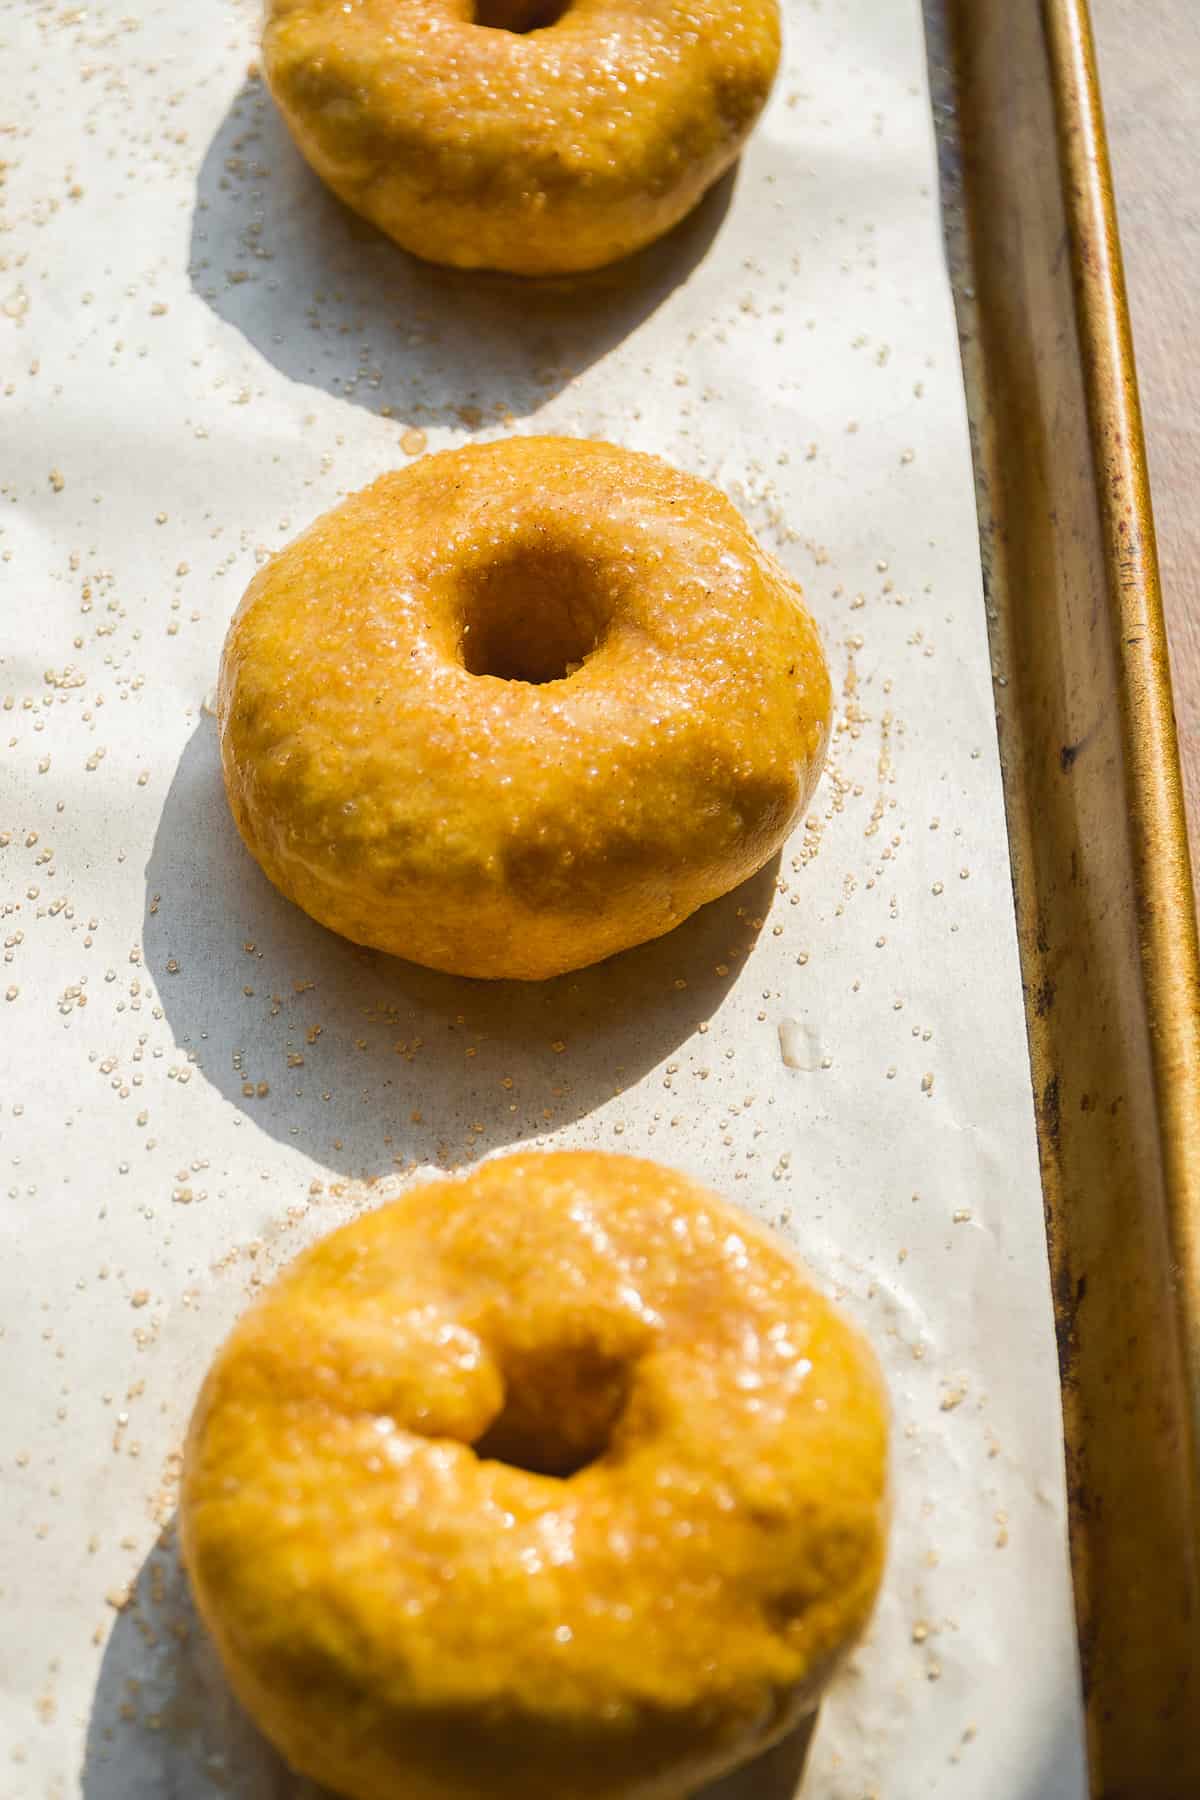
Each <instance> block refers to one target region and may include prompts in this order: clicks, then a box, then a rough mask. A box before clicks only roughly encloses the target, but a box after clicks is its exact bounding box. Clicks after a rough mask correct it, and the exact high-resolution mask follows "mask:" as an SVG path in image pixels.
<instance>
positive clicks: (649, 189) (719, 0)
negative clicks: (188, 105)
mask: <svg viewBox="0 0 1200 1800" xmlns="http://www.w3.org/2000/svg"><path fill="white" fill-rule="evenodd" d="M478 10H479V11H480V13H481V15H482V16H484V17H488V18H494V19H503V18H509V19H511V20H512V21H513V22H514V23H515V25H516V26H517V27H522V26H524V25H525V24H526V23H527V22H528V21H531V20H533V21H536V19H537V18H538V17H539V16H545V15H546V13H547V12H548V11H550V10H553V9H552V8H549V9H548V8H547V7H546V6H544V5H539V0H484V3H483V4H482V5H481V7H480V8H479V9H478ZM476 12H477V8H476V5H475V0H269V4H268V8H267V24H266V29H265V33H264V38H263V62H264V68H265V71H266V75H267V80H268V82H269V83H270V86H271V90H272V92H273V94H274V96H275V99H276V101H277V103H278V105H279V107H280V109H281V111H282V112H283V115H284V118H285V119H286V120H287V123H288V126H289V129H290V130H291V132H292V134H293V136H294V137H295V139H296V142H297V143H298V145H299V146H300V149H301V150H302V151H303V153H304V155H305V156H306V157H307V159H308V161H309V162H310V163H311V164H312V166H313V168H314V169H315V170H316V171H317V173H318V174H319V175H320V176H321V177H322V179H323V180H324V181H326V182H327V183H328V184H329V186H330V187H331V188H333V189H334V191H335V192H336V193H337V194H339V195H340V196H341V198H342V199H343V200H345V201H346V202H347V203H348V204H349V205H351V206H353V207H354V208H355V209H356V210H357V211H358V212H361V213H363V214H364V215H365V216H366V217H367V218H369V219H370V220H371V221H372V222H373V223H374V224H376V225H377V226H379V227H380V229H381V230H383V231H385V232H386V233H387V234H388V235H389V236H390V237H392V238H394V239H395V240H396V241H397V242H398V243H400V244H402V245H403V246H404V247H405V249H407V250H411V251H413V252H415V253H416V254H417V255H418V256H423V257H425V258H427V259H428V260H430V261H432V262H441V263H451V264H454V265H456V266H458V267H460V268H490V269H503V270H507V271H509V272H511V273H516V274H524V275H545V274H565V273H569V272H573V271H578V270H583V269H592V268H597V267H599V266H600V265H602V264H604V263H609V262H612V261H614V260H615V259H616V258H618V257H621V256H625V255H627V254H628V253H630V252H631V251H633V250H636V249H638V248H639V247H640V246H641V245H643V244H646V243H649V242H650V241H651V240H652V239H654V238H657V237H659V236H661V235H662V233H663V232H665V231H667V230H669V228H670V227H671V226H672V225H674V224H675V223H676V222H677V220H679V219H681V218H682V217H683V215H684V214H685V213H686V212H688V211H690V209H691V208H692V207H693V206H694V205H695V204H696V202H697V201H698V200H699V199H700V198H701V196H702V195H703V194H704V192H705V191H706V189H707V188H709V187H710V186H711V185H712V184H713V182H714V181H716V180H717V179H718V178H719V177H720V176H721V175H722V174H724V172H725V170H726V169H727V168H729V166H730V164H731V163H732V162H733V161H734V159H735V158H736V156H737V154H738V151H739V150H740V148H741V146H742V143H743V142H744V140H745V138H746V136H747V134H748V133H749V131H750V128H751V126H752V125H753V123H754V121H755V119H756V118H757V116H758V114H759V112H760V111H761V109H762V106H763V103H764V102H765V100H766V97H767V94H768V92H769V91H770V87H771V82H772V80H773V79H774V76H775V71H776V68H777V66H778V63H779V50H780V33H779V10H778V6H777V4H776V0H571V3H570V4H569V5H568V6H567V7H566V10H565V11H564V12H563V14H562V17H561V18H559V19H557V20H556V21H555V22H554V23H553V24H551V25H549V26H547V27H546V28H545V29H540V30H538V29H535V30H528V31H526V30H521V29H517V30H503V29H495V28H489V27H486V26H483V25H479V24H476V23H475V18H476Z"/></svg>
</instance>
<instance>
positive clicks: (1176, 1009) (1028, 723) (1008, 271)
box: [925, 0, 1200, 1800]
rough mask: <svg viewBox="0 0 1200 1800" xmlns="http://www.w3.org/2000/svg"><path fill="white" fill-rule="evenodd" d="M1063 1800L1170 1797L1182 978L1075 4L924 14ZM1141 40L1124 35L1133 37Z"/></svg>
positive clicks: (1179, 1492)
mask: <svg viewBox="0 0 1200 1800" xmlns="http://www.w3.org/2000/svg"><path fill="white" fill-rule="evenodd" d="M925 11H926V29H927V38H928V44H929V53H930V65H931V70H932V75H933V91H934V96H935V108H936V115H937V117H936V123H937V130H938V140H939V150H940V168H941V180H942V194H943V208H944V217H945V230H946V241H947V248H948V256H949V262H950V267H951V274H952V279H953V286H954V293H955V302H956V306H957V311H958V319H959V328H960V336H961V342H962V353H963V364H964V371H965V376H966V386H967V399H968V409H969V413H970V420H971V432H972V447H973V452H974V458H975V471H976V484H977V493H978V507H979V520H980V531H981V539H982V545H983V553H984V554H983V563H984V579H985V589H986V594H987V604H988V620H989V629H990V633H991V642H992V649H993V656H994V665H995V675H996V707H997V715H998V719H999V726H1000V744H1001V754H1002V760H1003V765H1004V782H1005V798H1006V805H1007V811H1008V828H1009V841H1010V846H1011V857H1012V871H1013V884H1014V889H1015V894H1016V903H1017V922H1018V928H1019V934H1020V943H1021V957H1022V967H1023V978H1024V986H1025V997H1026V1009H1027V1015H1028V1023H1029V1046H1030V1055H1031V1061H1032V1067H1033V1074H1034V1087H1035V1096H1036V1103H1037V1116H1038V1135H1039V1145H1040V1154H1041V1168H1042V1183H1043V1190H1044V1194H1045V1202H1046V1222H1047V1231H1048V1235H1049V1242H1050V1252H1051V1263H1052V1271H1053V1281H1054V1294H1055V1311H1056V1319H1057V1330H1058V1341H1059V1355H1060V1363H1061V1372H1062V1387H1063V1409H1064V1419H1065V1427H1066V1456H1067V1473H1068V1486H1069V1493H1070V1504H1071V1552H1072V1564H1073V1574H1074V1586H1075V1603H1076V1613H1077V1617H1078V1623H1079V1641H1080V1650H1081V1662H1082V1672H1083V1681H1084V1694H1085V1702H1086V1710H1087V1728H1088V1751H1089V1762H1090V1769H1091V1782H1092V1791H1093V1793H1094V1794H1095V1795H1097V1796H1103V1797H1104V1800H1124V1797H1129V1800H1132V1797H1133V1796H1135V1795H1137V1796H1139V1797H1141V1800H1149V1797H1151V1796H1164V1797H1165V1796H1180V1797H1182V1796H1185V1795H1188V1796H1194V1795H1196V1794H1198V1793H1200V961H1198V958H1197V942H1196V926H1195V914H1194V911H1193V905H1192V885H1191V871H1190V868H1189V861H1188V849H1187V837H1186V830H1185V823H1184V813H1183V799H1182V789H1181V785H1180V774H1179V761H1178V751H1177V744H1176V735H1175V721H1174V715H1173V711H1172V702H1171V689H1170V674H1169V667H1168V659H1167V643H1166V634H1165V629H1164V622H1163V612H1162V604H1161V596H1160V591H1159V579H1158V567H1157V560H1156V552H1155V540H1154V522H1153V516H1152V512H1151V503H1150V492H1149V487H1148V484H1147V477H1146V459H1145V449H1144V443H1143V437H1142V426H1141V418H1140V413H1139V407H1138V395H1137V381H1136V375H1135V370H1134V359H1133V349H1132V340H1131V335H1130V327H1129V317H1128V311H1127V306H1126V298H1125V288H1124V280H1123V275H1122V269H1121V255H1120V247H1119V244H1118V239H1117V229H1116V216H1115V207H1114V200H1113V189H1112V177H1111V173H1110V168H1109V160H1108V153H1107V148H1106V144H1105V137H1104V122H1103V116H1102V110H1101V102H1100V92H1099V87H1098V83H1097V75H1096V62H1095V54H1094V48H1093V43H1092V35H1091V27H1090V21H1089V16H1088V8H1087V4H1086V0H1041V3H1039V0H1016V3H1015V4H1014V0H926V6H925ZM1148 28H1149V23H1148Z"/></svg>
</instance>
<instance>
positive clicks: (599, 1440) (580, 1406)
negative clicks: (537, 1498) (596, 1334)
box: [475, 1344, 632, 1480]
mask: <svg viewBox="0 0 1200 1800" xmlns="http://www.w3.org/2000/svg"><path fill="white" fill-rule="evenodd" d="M503 1372H504V1386H505V1395H504V1405H503V1407H502V1408H501V1410H500V1412H499V1413H498V1414H497V1415H496V1417H495V1418H494V1419H493V1420H492V1423H491V1424H490V1425H489V1426H488V1428H487V1430H486V1431H485V1432H484V1434H483V1436H482V1437H481V1438H478V1439H477V1440H476V1443H475V1454H476V1455H477V1456H478V1457H480V1458H482V1459H483V1460H484V1461H485V1462H502V1463H507V1464H508V1465H509V1466H510V1467H511V1468H514V1469H526V1470H528V1472H529V1473H530V1474H532V1475H556V1476H558V1477H559V1478H560V1479H563V1480H565V1479H566V1477H567V1476H569V1475H577V1474H578V1473H579V1471H580V1470H581V1469H586V1468H587V1467H588V1465H589V1464H590V1463H594V1462H596V1461H597V1460H598V1458H599V1457H601V1456H603V1455H604V1452H605V1451H606V1450H607V1449H608V1447H609V1444H610V1442H611V1440H612V1435H613V1431H614V1428H615V1426H616V1423H617V1420H618V1419H619V1418H620V1417H621V1414H622V1413H623V1412H624V1410H625V1406H626V1403H627V1402H628V1399H629V1390H630V1386H631V1383H632V1372H631V1369H630V1367H629V1364H628V1363H627V1362H626V1361H625V1360H624V1359H622V1358H618V1357H613V1356H608V1355H605V1354H604V1352H603V1351H600V1350H598V1349H596V1348H595V1346H594V1345H587V1344H585V1345H572V1346H570V1347H568V1348H561V1347H560V1348H557V1349H553V1350H539V1351H533V1352H525V1353H524V1354H523V1355H521V1356H519V1357H512V1358H510V1359H509V1360H508V1361H507V1363H506V1364H505V1367H504V1371H503Z"/></svg>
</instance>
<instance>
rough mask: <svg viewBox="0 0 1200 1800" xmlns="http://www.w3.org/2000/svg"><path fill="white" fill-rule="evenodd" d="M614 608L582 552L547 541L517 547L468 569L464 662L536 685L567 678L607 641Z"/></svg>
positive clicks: (477, 671) (473, 670) (472, 669)
mask: <svg viewBox="0 0 1200 1800" xmlns="http://www.w3.org/2000/svg"><path fill="white" fill-rule="evenodd" d="M610 611H611V607H610V603H609V601H608V598H607V596H606V595H605V594H604V593H603V591H602V590H601V589H600V587H599V584H598V583H597V581H596V577H595V574H594V572H593V570H592V569H591V567H590V565H589V564H588V563H587V561H586V560H585V559H584V558H583V557H581V556H577V555H575V554H574V553H572V552H571V551H569V550H558V549H545V548H543V547H541V546H534V547H521V548H519V549H515V550H511V551H510V552H509V553H508V554H507V555H505V556H502V557H498V558H497V559H496V560H494V561H492V562H488V563H486V564H484V565H483V566H482V567H480V568H477V569H474V570H472V571H471V573H470V575H469V576H468V577H467V581H466V584H465V589H464V592H463V602H462V637H461V647H462V660H463V667H464V668H465V669H466V670H467V673H468V674H470V675H492V676H495V677H496V678H497V679H499V680H500V681H523V682H526V683H528V684H529V685H530V686H533V687H542V686H544V685H545V684H546V682H549V681H565V680H566V679H567V678H568V677H569V676H571V675H574V674H575V673H576V671H577V670H578V669H579V668H580V667H581V666H582V665H583V663H585V662H586V661H587V659H588V657H589V656H590V655H591V654H592V652H593V650H596V649H597V648H598V647H599V645H600V644H601V643H602V641H603V639H604V634H605V632H606V630H607V629H608V622H609V617H610Z"/></svg>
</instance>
